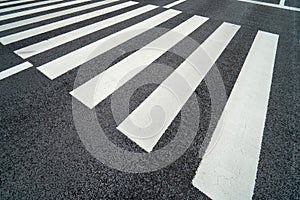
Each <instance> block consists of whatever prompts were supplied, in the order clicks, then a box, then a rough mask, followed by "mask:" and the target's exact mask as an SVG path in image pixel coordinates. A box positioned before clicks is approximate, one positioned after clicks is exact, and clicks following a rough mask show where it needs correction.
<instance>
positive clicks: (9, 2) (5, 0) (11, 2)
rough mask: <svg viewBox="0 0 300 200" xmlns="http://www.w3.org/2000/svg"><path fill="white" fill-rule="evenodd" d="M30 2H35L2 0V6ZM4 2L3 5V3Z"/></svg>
mask: <svg viewBox="0 0 300 200" xmlns="http://www.w3.org/2000/svg"><path fill="white" fill-rule="evenodd" d="M28 1H33V0H22V1H20V0H19V1H9V0H2V1H1V4H0V6H9V5H13V4H17V3H24V2H28ZM2 2H3V3H2Z"/></svg>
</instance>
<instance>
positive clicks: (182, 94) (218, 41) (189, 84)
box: [117, 23, 240, 152]
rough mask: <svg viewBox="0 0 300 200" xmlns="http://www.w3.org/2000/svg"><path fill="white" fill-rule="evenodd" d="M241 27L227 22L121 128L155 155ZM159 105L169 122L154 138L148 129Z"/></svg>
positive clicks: (165, 123) (119, 128)
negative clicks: (153, 151) (174, 121)
mask: <svg viewBox="0 0 300 200" xmlns="http://www.w3.org/2000/svg"><path fill="white" fill-rule="evenodd" d="M239 28H240V26H238V25H234V24H229V23H223V24H222V25H221V26H220V27H219V28H218V29H217V30H216V31H215V32H214V33H212V34H211V35H210V36H209V37H208V38H207V39H206V40H205V41H204V42H203V43H202V44H201V45H200V46H199V47H198V48H197V49H196V50H195V51H194V52H193V53H192V54H191V55H190V56H189V57H188V58H187V59H186V60H185V61H184V62H183V63H182V64H181V65H180V66H179V67H178V68H177V69H176V70H175V71H174V72H173V73H172V74H171V75H170V76H169V77H168V78H167V79H166V80H165V81H164V82H163V83H162V84H161V85H160V86H159V87H158V88H157V89H156V90H155V91H154V92H153V93H152V94H150V96H148V97H147V99H146V100H145V101H144V102H143V103H142V104H141V105H139V106H138V108H136V109H135V110H134V111H133V112H132V113H131V114H130V115H129V116H128V117H127V118H126V119H125V120H124V121H123V122H122V123H121V124H120V125H119V126H118V127H117V129H118V130H120V131H121V132H122V133H124V134H125V135H126V136H127V137H128V138H129V139H131V140H132V141H134V142H135V143H137V144H138V145H139V146H140V147H141V148H143V149H145V150H146V151H147V152H151V151H152V149H153V147H154V146H155V145H156V143H157V142H158V141H159V139H160V138H161V136H162V135H163V134H164V132H165V131H166V129H167V128H168V127H169V125H170V124H171V123H172V121H173V120H174V118H175V117H176V115H177V114H178V113H179V112H180V110H181V109H182V107H183V105H184V104H185V103H186V101H187V100H188V98H189V97H190V96H191V95H192V94H193V92H194V91H195V90H196V88H197V87H198V85H199V84H200V83H201V81H202V80H203V78H204V77H205V75H206V74H207V72H208V71H209V70H210V68H211V67H212V66H213V64H214V63H215V62H216V60H217V59H218V57H219V56H220V55H221V54H222V52H223V51H224V49H225V48H226V46H227V45H228V44H229V42H230V41H231V39H232V38H233V37H234V35H235V34H236V32H237V31H238V30H239ZM155 106H159V107H161V108H162V109H163V111H164V113H165V118H164V120H165V122H164V124H162V127H158V128H159V129H158V131H157V132H156V135H153V133H149V129H147V128H146V127H147V126H148V124H151V117H150V116H151V114H150V113H151V111H152V109H153V108H154V107H155ZM151 135H153V137H149V136H151ZM139 137H140V138H142V139H140V138H139Z"/></svg>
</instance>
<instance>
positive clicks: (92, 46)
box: [0, 0, 279, 199]
mask: <svg viewBox="0 0 300 200" xmlns="http://www.w3.org/2000/svg"><path fill="white" fill-rule="evenodd" d="M185 1H186V0H178V1H174V2H173V3H171V4H168V5H165V6H163V7H159V6H155V5H145V4H141V3H139V2H136V1H121V0H104V1H96V2H95V1H90V0H85V1H80V2H78V1H67V2H64V1H60V0H53V1H51V3H54V2H56V3H57V4H54V5H53V4H51V5H47V3H48V2H47V1H39V2H32V1H26V0H19V1H16V2H28V3H26V4H22V5H16V6H15V7H8V8H4V9H1V10H0V14H1V13H5V12H8V11H14V10H17V9H20V8H31V7H32V6H35V5H44V7H38V8H33V9H28V10H25V11H19V12H14V13H8V14H4V15H0V42H1V44H2V45H5V46H7V47H10V48H12V51H13V53H14V54H15V55H17V56H19V57H20V58H21V59H22V60H23V62H22V63H19V64H17V65H15V66H9V67H7V68H6V69H5V70H4V71H2V72H0V80H1V81H4V79H8V78H13V77H14V76H17V74H18V73H22V71H24V70H27V69H29V68H33V67H34V68H36V69H37V70H38V71H39V72H41V73H42V74H43V75H45V76H46V77H47V78H49V79H50V80H51V81H59V80H57V79H58V78H59V77H61V76H64V75H66V74H67V73H69V72H74V71H76V70H77V69H78V68H79V67H80V66H82V65H83V64H85V63H87V62H88V61H90V60H92V59H94V58H96V57H99V56H101V55H103V54H104V53H106V52H109V51H110V50H112V49H113V48H115V47H117V46H119V45H122V44H126V42H128V41H130V40H132V39H134V38H136V37H138V36H140V35H142V34H144V33H146V32H147V31H149V30H153V29H155V28H157V27H159V26H160V25H162V24H163V23H167V22H168V21H170V20H176V19H178V20H179V21H180V20H181V21H182V22H181V23H179V24H176V25H175V26H174V25H173V27H172V28H170V30H168V31H166V32H165V33H163V34H161V35H160V36H158V37H157V38H156V39H154V40H153V41H151V42H149V43H148V44H146V45H144V46H143V47H142V48H140V49H138V50H137V51H135V52H131V53H130V55H128V56H127V57H125V58H123V59H121V60H120V61H118V62H117V63H115V64H113V65H112V66H110V67H109V68H108V69H105V70H104V71H102V72H101V73H99V74H97V75H96V76H94V77H93V78H91V79H90V80H87V81H86V82H85V83H83V84H81V85H80V86H78V87H76V88H74V89H73V90H72V91H69V92H70V95H72V96H73V97H74V98H76V99H77V100H78V101H80V102H81V103H82V104H84V105H85V106H86V107H87V108H88V109H93V108H95V107H96V106H98V105H99V104H100V103H101V102H102V101H103V100H105V99H107V98H109V97H110V95H112V94H113V93H114V92H116V91H117V90H119V89H120V88H121V87H122V86H123V85H125V84H126V83H128V82H130V81H131V80H132V79H133V78H134V77H136V76H139V74H140V73H141V72H142V71H143V70H145V69H146V68H148V67H151V64H152V63H153V62H155V61H156V60H157V59H159V58H160V57H162V56H163V55H164V54H165V53H166V52H168V51H169V50H170V49H172V48H174V47H175V46H176V45H178V44H179V43H181V42H183V41H184V39H185V38H187V37H189V36H191V34H193V33H197V31H199V30H201V28H202V27H203V25H205V24H207V23H210V19H209V18H207V17H205V16H198V15H194V16H188V17H186V19H185V20H182V19H180V17H182V16H183V13H182V12H181V11H178V10H174V9H172V7H173V6H176V5H178V4H181V3H184V2H185ZM241 1H242V0H241ZM83 2H84V3H85V4H84V5H82V3H83ZM2 5H3V6H4V5H13V2H0V6H2ZM68 6H72V7H68ZM56 8H62V9H63V10H59V11H56V10H55V9H56ZM51 9H53V11H52V12H51ZM128 9H129V11H128ZM45 10H50V11H49V13H47V14H43V15H39V12H42V11H45ZM153 13H154V14H153ZM35 14H36V15H37V16H36V15H35ZM70 14H72V15H70ZM151 14H153V15H152V16H151ZM149 16H150V17H149ZM19 17H22V18H21V19H19ZM59 17H63V18H59ZM14 18H16V20H14ZM55 19H58V20H55ZM6 20H10V21H9V22H7V23H6ZM48 20H50V22H49V23H47V22H48ZM52 20H54V21H52ZM89 20H92V21H91V23H86V22H88V21H89ZM130 21H135V23H133V24H132V25H130V26H128V27H125V28H123V29H120V30H118V29H117V31H113V32H112V33H111V34H109V35H103V36H102V32H103V31H104V30H108V29H110V28H112V27H117V26H119V25H122V24H123V23H125V22H130ZM1 22H3V23H1ZM38 22H43V23H44V24H43V25H39V26H34V24H35V23H38ZM80 23H84V24H83V26H82V25H79V24H80ZM27 25H33V26H32V27H29V28H27ZM73 25H76V27H75V28H67V27H72V26H73ZM77 25H78V26H77ZM73 27H74V26H73ZM58 30H61V31H58ZM8 31H9V32H8ZM51 31H56V33H55V34H50V35H49V36H48V35H47V34H48V33H50V32H51ZM240 31H243V26H240V25H238V24H233V23H228V22H222V23H221V25H219V26H218V27H217V28H216V29H215V30H214V31H213V32H212V33H211V34H210V35H209V36H208V37H207V38H204V40H203V42H201V44H199V46H198V47H197V48H196V49H195V50H193V52H191V54H190V55H189V56H188V57H187V58H186V59H185V61H184V62H182V63H181V64H180V65H179V66H177V68H176V69H175V70H174V72H173V73H171V74H170V75H169V76H168V77H167V78H166V79H165V80H164V81H163V82H162V83H161V84H160V85H159V86H158V87H157V88H156V89H155V90H154V91H153V92H152V93H151V94H150V95H149V96H148V97H147V98H146V99H145V100H144V101H143V102H142V103H141V104H140V105H139V106H138V107H137V108H136V109H134V111H133V112H131V114H130V115H129V116H128V117H127V118H126V119H124V120H123V121H122V122H121V123H120V124H118V125H117V127H116V128H117V129H118V130H119V131H120V132H121V133H123V134H124V135H126V136H127V137H128V138H129V139H130V140H132V141H133V142H135V143H136V144H138V145H139V146H140V147H141V148H142V149H144V150H145V151H147V152H148V153H151V152H152V151H153V148H154V147H155V145H156V144H157V143H158V141H159V140H160V138H161V137H162V135H163V134H164V132H165V131H166V130H167V129H168V127H169V126H170V124H171V123H172V122H173V120H174V119H175V117H176V116H177V115H178V113H180V111H181V109H182V107H183V106H184V105H185V103H186V102H187V100H188V99H189V98H190V97H191V95H192V94H193V93H194V92H195V90H196V89H197V87H198V86H199V85H200V83H201V82H202V81H203V80H204V78H205V76H206V75H207V74H208V72H209V71H210V70H211V69H212V67H213V66H214V64H215V63H216V62H217V60H218V59H219V58H220V57H221V56H222V54H223V52H224V51H225V50H226V49H227V48H228V45H229V44H230V43H231V42H232V41H235V40H236V35H237V34H238V33H239V32H240ZM93 34H97V37H96V39H94V40H91V41H89V42H88V43H84V44H83V45H81V46H80V45H79V47H78V48H77V49H75V50H72V51H70V52H67V53H65V54H63V55H59V56H58V57H55V58H54V59H53V58H50V59H49V58H47V56H46V55H47V54H48V53H51V52H53V51H54V50H56V49H62V48H64V47H65V46H66V45H68V44H75V43H76V44H77V43H79V42H78V41H79V40H82V39H85V38H89V37H90V36H91V35H93ZM41 35H43V37H41V38H42V39H41V38H40V36H41ZM47 36H48V37H47ZM45 38H46V39H45ZM278 40H279V36H278V35H276V34H273V33H268V32H264V31H261V30H257V32H256V36H255V38H253V42H252V46H251V48H250V51H249V52H248V53H247V56H246V59H245V60H244V65H243V66H242V67H241V68H242V70H241V72H240V74H239V76H238V78H237V80H236V81H235V85H234V88H233V90H232V92H231V94H230V96H229V99H228V100H227V102H226V106H225V108H224V110H223V113H222V115H221V116H220V120H219V121H218V124H217V126H216V128H215V131H214V134H213V136H212V138H211V143H210V145H209V146H208V148H207V151H206V153H205V156H204V158H203V160H202V161H201V163H200V165H199V168H198V170H197V173H196V176H195V178H194V180H193V182H192V183H193V185H194V186H195V187H196V188H198V189H199V190H200V191H202V192H204V193H205V194H206V195H207V196H209V197H211V198H213V199H236V198H237V197H241V196H243V197H244V198H245V199H249V198H251V196H252V194H253V190H254V184H255V177H256V171H257V165H258V159H259V154H260V148H261V147H260V146H261V141H262V136H263V130H264V123H265V118H266V113H267V107H268V99H269V93H270V87H271V82H272V71H273V67H274V64H275V59H276V52H277V43H278ZM23 44H25V45H23ZM40 55H43V56H44V59H45V60H46V61H45V62H44V63H42V64H40V65H39V64H32V63H38V62H32V61H34V60H35V57H36V56H40ZM128 72H130V74H128ZM179 77H180V78H179ZM182 80H184V81H183V82H182ZM0 84H1V82H0ZM155 106H160V107H161V108H163V110H164V111H165V115H166V116H165V123H163V125H162V127H160V129H159V131H158V132H157V133H156V134H155V135H153V137H148V136H149V135H150V136H151V135H152V133H151V130H149V129H147V128H146V127H147V126H148V125H149V124H151V119H150V118H149V116H151V111H152V108H153V107H155ZM219 135H221V136H222V137H221V138H219V137H217V136H219ZM216 141H218V142H216ZM249 141H250V142H249ZM236 188H240V189H236Z"/></svg>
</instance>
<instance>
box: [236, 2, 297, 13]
mask: <svg viewBox="0 0 300 200" xmlns="http://www.w3.org/2000/svg"><path fill="white" fill-rule="evenodd" d="M238 1H241V2H246V3H252V4H257V5H262V6H269V7H274V8H280V9H285V10H292V11H297V12H300V8H295V7H291V6H283V5H278V4H273V3H265V2H260V1H253V0H238Z"/></svg>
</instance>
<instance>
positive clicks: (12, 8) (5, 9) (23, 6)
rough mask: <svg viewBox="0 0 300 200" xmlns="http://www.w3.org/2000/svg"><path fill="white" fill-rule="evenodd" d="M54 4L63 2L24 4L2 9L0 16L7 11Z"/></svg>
mask: <svg viewBox="0 0 300 200" xmlns="http://www.w3.org/2000/svg"><path fill="white" fill-rule="evenodd" d="M55 2H63V0H52V1H51V2H50V1H38V2H33V3H30V4H25V5H19V6H14V7H9V8H2V9H1V10H0V14H1V13H4V12H8V11H14V10H18V9H22V8H29V7H32V6H40V5H44V4H49V3H55ZM1 18H2V16H1ZM4 18H5V17H4ZM1 20H3V19H1Z"/></svg>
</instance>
